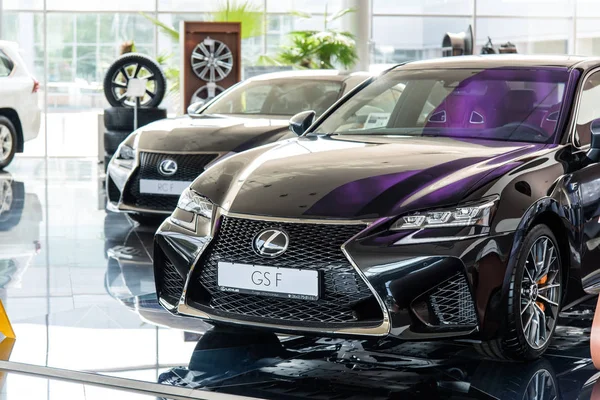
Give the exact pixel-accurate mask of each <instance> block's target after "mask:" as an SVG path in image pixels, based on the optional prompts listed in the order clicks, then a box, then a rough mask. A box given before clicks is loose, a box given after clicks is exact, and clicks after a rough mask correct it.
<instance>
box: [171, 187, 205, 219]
mask: <svg viewBox="0 0 600 400" xmlns="http://www.w3.org/2000/svg"><path fill="white" fill-rule="evenodd" d="M177 208H180V209H182V210H184V211H188V212H191V213H194V214H197V215H202V216H203V217H206V218H209V219H210V218H212V213H213V205H212V203H211V202H210V201H209V200H207V199H206V198H204V197H202V196H200V195H199V194H198V193H196V192H194V191H193V190H192V189H190V188H187V189H185V190H184V191H183V193H182V194H181V197H179V202H178V203H177Z"/></svg>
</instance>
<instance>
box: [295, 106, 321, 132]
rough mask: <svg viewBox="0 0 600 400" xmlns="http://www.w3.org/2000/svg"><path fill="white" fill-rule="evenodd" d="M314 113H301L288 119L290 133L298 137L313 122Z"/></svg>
mask: <svg viewBox="0 0 600 400" xmlns="http://www.w3.org/2000/svg"><path fill="white" fill-rule="evenodd" d="M316 115H317V113H316V112H314V111H312V110H311V111H302V112H301V113H298V114H296V115H294V116H293V117H292V118H290V131H292V132H294V133H295V134H296V135H298V136H300V135H302V134H303V133H304V132H306V130H307V129H308V128H309V127H310V126H311V125H312V124H313V122H315V116H316Z"/></svg>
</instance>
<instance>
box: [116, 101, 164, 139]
mask: <svg viewBox="0 0 600 400" xmlns="http://www.w3.org/2000/svg"><path fill="white" fill-rule="evenodd" d="M133 114H134V110H133V108H124V107H110V108H107V109H105V110H104V127H105V128H106V129H107V130H109V131H123V132H125V131H127V132H129V133H131V132H133V130H134V124H133V120H134V115H133ZM165 118H167V110H166V109H164V108H139V109H138V128H140V127H142V126H144V125H148V124H149V123H151V122H154V121H158V120H161V119H165Z"/></svg>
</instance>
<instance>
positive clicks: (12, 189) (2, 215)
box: [0, 175, 25, 232]
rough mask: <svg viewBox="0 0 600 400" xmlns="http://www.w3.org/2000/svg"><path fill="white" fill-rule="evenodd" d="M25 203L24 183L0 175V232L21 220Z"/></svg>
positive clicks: (9, 228)
mask: <svg viewBox="0 0 600 400" xmlns="http://www.w3.org/2000/svg"><path fill="white" fill-rule="evenodd" d="M24 205H25V185H24V184H23V182H17V181H14V180H12V179H3V178H2V175H0V232H7V231H10V230H11V229H13V228H14V227H15V226H17V225H18V224H19V222H20V221H21V216H22V215H23V207H24Z"/></svg>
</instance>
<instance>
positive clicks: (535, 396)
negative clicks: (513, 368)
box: [523, 369, 557, 400]
mask: <svg viewBox="0 0 600 400" xmlns="http://www.w3.org/2000/svg"><path fill="white" fill-rule="evenodd" d="M556 395H557V391H556V383H555V382H554V379H552V375H551V374H550V372H548V371H547V370H545V369H542V370H539V371H537V372H536V373H535V374H534V375H533V377H531V380H530V381H529V383H528V384H527V388H526V389H525V396H523V399H524V400H542V399H543V400H555V399H556Z"/></svg>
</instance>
